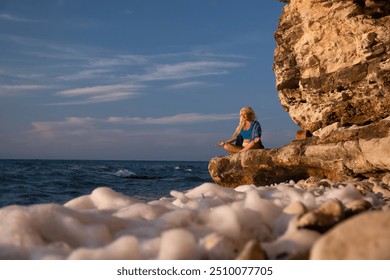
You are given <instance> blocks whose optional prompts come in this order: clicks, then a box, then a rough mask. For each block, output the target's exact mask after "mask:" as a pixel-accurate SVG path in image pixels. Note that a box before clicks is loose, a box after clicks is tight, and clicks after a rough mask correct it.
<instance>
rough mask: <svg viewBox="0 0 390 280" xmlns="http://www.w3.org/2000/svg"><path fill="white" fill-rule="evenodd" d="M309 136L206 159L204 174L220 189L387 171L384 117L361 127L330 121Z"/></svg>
mask: <svg viewBox="0 0 390 280" xmlns="http://www.w3.org/2000/svg"><path fill="white" fill-rule="evenodd" d="M315 134H316V135H317V136H313V137H310V138H306V139H303V140H295V141H292V142H291V143H290V144H288V145H286V146H284V147H282V148H278V149H264V150H250V151H248V152H245V153H238V154H234V155H228V156H224V157H215V158H212V159H211V160H210V162H209V172H210V174H211V177H212V178H213V180H214V181H215V182H216V183H217V184H219V185H221V186H226V187H237V186H239V185H245V184H255V185H258V186H261V185H270V184H272V183H280V182H283V181H286V180H290V179H292V180H295V181H298V180H301V179H307V178H309V177H318V178H328V179H330V180H334V181H344V180H351V179H354V178H362V177H365V178H370V177H377V178H382V177H383V176H385V175H386V174H389V173H390V117H388V118H386V119H384V120H382V121H379V122H375V123H372V124H370V125H366V126H352V127H349V128H345V127H338V126H337V125H331V126H329V127H326V128H324V129H322V130H319V131H317V133H315Z"/></svg>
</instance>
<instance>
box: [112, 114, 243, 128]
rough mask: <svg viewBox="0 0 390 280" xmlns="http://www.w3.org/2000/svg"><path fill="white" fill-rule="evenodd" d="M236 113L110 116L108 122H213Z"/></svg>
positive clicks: (168, 123) (154, 123)
mask: <svg viewBox="0 0 390 280" xmlns="http://www.w3.org/2000/svg"><path fill="white" fill-rule="evenodd" d="M236 118H237V114H199V113H185V114H177V115H173V116H166V117H160V118H138V117H110V118H108V119H107V122H108V123H112V124H129V125H171V124H188V123H199V122H215V121H226V120H231V119H236Z"/></svg>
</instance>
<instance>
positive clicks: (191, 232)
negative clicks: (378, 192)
mask: <svg viewBox="0 0 390 280" xmlns="http://www.w3.org/2000/svg"><path fill="white" fill-rule="evenodd" d="M171 196H172V197H169V198H161V199H159V200H155V201H150V202H146V201H141V200H137V199H134V198H131V197H128V196H125V195H123V194H120V193H118V192H115V191H114V190H112V189H110V188H106V187H101V188H97V189H95V190H94V191H93V192H92V193H91V194H89V195H84V196H80V197H77V198H75V199H73V200H71V201H69V202H67V203H65V204H64V205H57V204H36V205H32V206H17V205H14V206H8V207H4V208H2V209H0V223H1V226H0V258H3V259H234V258H235V257H236V256H237V254H238V253H239V251H240V250H241V249H242V248H243V247H244V246H245V244H246V243H247V242H248V241H249V240H253V239H257V240H259V241H260V242H261V244H262V247H263V248H264V250H265V251H266V254H267V256H268V257H269V258H278V257H280V255H281V254H284V253H286V252H295V253H296V255H298V256H299V252H300V251H305V250H306V251H307V248H308V247H310V246H311V245H312V244H313V242H314V241H315V240H317V238H318V237H319V235H320V234H319V233H317V232H315V231H312V230H305V229H298V228H297V226H296V222H297V216H298V215H299V214H300V213H301V212H302V209H303V208H307V209H314V208H316V207H318V206H320V205H322V204H323V203H324V202H326V201H329V200H333V199H335V198H337V199H339V200H340V201H342V202H343V203H348V202H350V201H353V200H357V199H364V200H367V201H369V202H370V203H372V204H374V205H375V204H377V205H378V204H380V201H379V199H380V198H377V197H375V196H372V195H371V196H369V195H367V196H363V195H362V194H361V193H360V192H359V191H357V190H356V188H355V187H354V186H352V185H346V186H344V185H340V186H338V187H335V188H320V187H319V188H314V189H311V190H304V189H303V188H302V187H301V186H300V185H299V184H296V183H295V182H289V183H283V184H278V185H273V186H267V187H264V186H263V187H256V186H253V185H245V186H240V187H237V188H235V189H229V188H223V187H220V186H218V185H216V184H212V183H204V184H202V185H200V186H198V187H196V188H194V189H192V190H190V191H187V192H179V191H172V192H171ZM297 252H298V253H297Z"/></svg>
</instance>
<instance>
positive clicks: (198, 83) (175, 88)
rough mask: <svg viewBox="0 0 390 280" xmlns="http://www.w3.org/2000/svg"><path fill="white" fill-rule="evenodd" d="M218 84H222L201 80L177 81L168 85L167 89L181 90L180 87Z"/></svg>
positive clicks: (213, 85) (214, 85)
mask: <svg viewBox="0 0 390 280" xmlns="http://www.w3.org/2000/svg"><path fill="white" fill-rule="evenodd" d="M216 86H220V84H216V83H206V82H201V81H189V82H183V83H176V84H173V85H170V86H167V89H173V90H179V89H187V88H199V87H216Z"/></svg>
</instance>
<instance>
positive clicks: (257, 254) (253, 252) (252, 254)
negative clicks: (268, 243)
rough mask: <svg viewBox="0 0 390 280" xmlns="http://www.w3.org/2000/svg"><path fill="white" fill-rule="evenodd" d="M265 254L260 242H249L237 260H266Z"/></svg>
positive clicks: (254, 240) (253, 240)
mask: <svg viewBox="0 0 390 280" xmlns="http://www.w3.org/2000/svg"><path fill="white" fill-rule="evenodd" d="M266 259H267V257H266V255H265V252H264V251H263V249H262V248H261V245H260V242H259V241H257V240H256V239H252V240H249V241H248V242H247V243H246V244H245V246H244V248H243V249H242V250H241V252H240V254H239V255H238V256H237V257H236V260H266Z"/></svg>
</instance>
